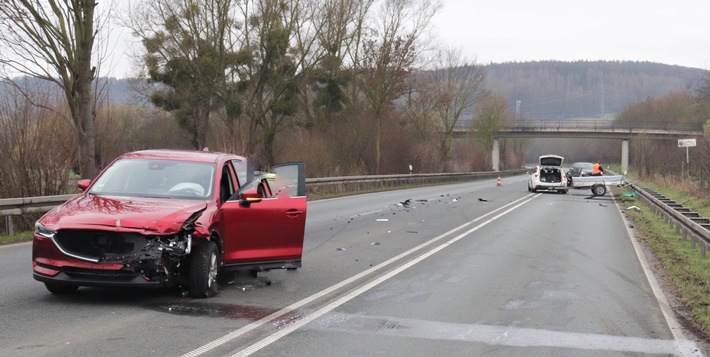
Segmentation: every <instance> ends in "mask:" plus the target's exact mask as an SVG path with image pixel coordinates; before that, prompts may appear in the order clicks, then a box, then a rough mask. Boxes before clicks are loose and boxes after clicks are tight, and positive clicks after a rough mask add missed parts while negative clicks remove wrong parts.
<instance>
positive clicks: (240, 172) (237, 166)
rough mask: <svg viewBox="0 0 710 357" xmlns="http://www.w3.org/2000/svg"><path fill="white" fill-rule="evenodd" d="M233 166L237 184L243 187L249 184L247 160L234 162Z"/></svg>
mask: <svg viewBox="0 0 710 357" xmlns="http://www.w3.org/2000/svg"><path fill="white" fill-rule="evenodd" d="M232 166H233V167H234V171H235V172H236V174H237V180H238V181H239V182H238V183H237V184H238V186H241V185H243V184H245V183H246V182H247V170H248V169H247V162H246V161H245V160H232Z"/></svg>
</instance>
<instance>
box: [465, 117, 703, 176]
mask: <svg viewBox="0 0 710 357" xmlns="http://www.w3.org/2000/svg"><path fill="white" fill-rule="evenodd" d="M474 134H475V130H473V129H471V128H461V127H459V128H456V129H454V137H455V138H463V137H469V136H471V135H474ZM702 135H703V125H702V124H696V123H666V122H629V121H617V120H608V119H606V120H605V119H577V120H559V121H553V120H523V121H513V122H509V123H507V125H505V126H504V127H503V128H501V130H499V131H498V132H497V133H496V134H495V140H494V142H493V151H492V153H491V156H492V160H491V161H492V163H493V170H494V171H500V144H499V141H498V140H499V139H501V138H585V139H618V140H621V170H622V171H624V172H625V171H628V168H629V140H631V139H632V138H636V137H650V138H653V139H661V140H663V139H665V140H678V139H685V138H697V137H699V136H702Z"/></svg>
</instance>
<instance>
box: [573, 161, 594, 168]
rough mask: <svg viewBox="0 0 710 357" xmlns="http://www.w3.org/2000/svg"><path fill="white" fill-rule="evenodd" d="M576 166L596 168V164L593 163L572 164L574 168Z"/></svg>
mask: <svg viewBox="0 0 710 357" xmlns="http://www.w3.org/2000/svg"><path fill="white" fill-rule="evenodd" d="M575 166H594V164H593V163H591V162H575V163H574V164H572V167H575Z"/></svg>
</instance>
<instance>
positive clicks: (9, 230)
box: [5, 216, 15, 236]
mask: <svg viewBox="0 0 710 357" xmlns="http://www.w3.org/2000/svg"><path fill="white" fill-rule="evenodd" d="M5 232H6V233H7V235H9V236H11V235H13V234H15V228H14V227H13V226H12V216H5Z"/></svg>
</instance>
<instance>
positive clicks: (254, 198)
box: [239, 187, 263, 207]
mask: <svg viewBox="0 0 710 357" xmlns="http://www.w3.org/2000/svg"><path fill="white" fill-rule="evenodd" d="M239 199H240V200H241V201H242V206H247V207H248V206H249V205H251V204H252V203H259V202H261V200H262V199H263V197H261V194H260V193H259V191H258V190H257V189H256V187H254V188H250V189H248V190H245V191H244V192H242V193H241V194H239Z"/></svg>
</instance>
